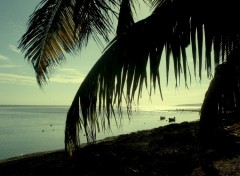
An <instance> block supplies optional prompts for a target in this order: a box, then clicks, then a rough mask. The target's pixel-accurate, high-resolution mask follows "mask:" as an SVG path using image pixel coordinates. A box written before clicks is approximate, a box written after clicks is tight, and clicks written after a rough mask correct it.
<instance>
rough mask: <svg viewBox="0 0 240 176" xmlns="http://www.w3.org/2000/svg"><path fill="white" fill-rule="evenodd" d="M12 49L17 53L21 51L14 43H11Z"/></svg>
mask: <svg viewBox="0 0 240 176" xmlns="http://www.w3.org/2000/svg"><path fill="white" fill-rule="evenodd" d="M9 48H10V50H12V51H13V52H15V53H21V51H20V50H19V49H18V48H17V47H16V46H14V45H11V44H10V45H9Z"/></svg>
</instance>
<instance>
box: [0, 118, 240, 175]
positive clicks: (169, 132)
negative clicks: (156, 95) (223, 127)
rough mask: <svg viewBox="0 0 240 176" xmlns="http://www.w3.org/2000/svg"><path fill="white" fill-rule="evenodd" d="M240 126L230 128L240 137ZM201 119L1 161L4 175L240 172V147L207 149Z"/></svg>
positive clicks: (222, 144) (219, 144)
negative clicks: (73, 149)
mask: <svg viewBox="0 0 240 176" xmlns="http://www.w3.org/2000/svg"><path fill="white" fill-rule="evenodd" d="M239 126H240V125H239V124H235V125H233V126H232V127H231V128H229V129H228V130H229V131H230V132H231V133H235V134H238V135H239ZM198 127H199V122H191V123H188V122H183V123H181V124H170V125H167V126H165V127H159V128H156V129H152V130H144V131H139V132H135V133H131V134H127V135H121V136H118V137H114V138H109V139H106V140H104V141H102V142H99V143H97V144H93V145H88V146H85V147H82V148H81V149H80V150H79V152H78V156H77V157H75V158H69V157H68V156H67V155H66V153H65V152H64V150H60V151H53V152H46V153H36V154H32V155H28V156H24V157H18V158H12V159H9V160H5V161H1V162H0V175H1V176H5V175H6V176H12V175H22V176H28V175H51V176H55V175H67V176H70V175H85V176H93V175H94V176H95V175H104V176H106V175H114V176H118V175H119V176H130V175H131V176H133V175H141V176H145V175H146V176H153V175H154V176H155V175H156V176H159V175H176V176H181V175H199V176H202V175H211V176H214V175H224V176H226V175H231V176H233V175H240V146H238V143H236V142H235V141H234V142H233V140H232V138H231V139H230V138H229V137H226V138H221V139H218V140H216V141H214V142H213V143H214V144H215V145H209V146H208V147H207V148H203V147H202V145H201V144H200V142H199V137H198Z"/></svg>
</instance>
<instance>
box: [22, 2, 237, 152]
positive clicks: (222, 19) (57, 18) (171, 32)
mask: <svg viewBox="0 0 240 176" xmlns="http://www.w3.org/2000/svg"><path fill="white" fill-rule="evenodd" d="M136 2H137V1H135V3H136ZM146 2H148V3H149V4H151V6H152V8H153V12H152V13H151V15H149V16H148V17H146V18H145V19H143V20H140V21H137V22H134V20H133V19H134V18H133V12H132V9H134V0H109V1H107V0H101V1H100V0H99V1H98V0H88V1H85V0H82V1H76V0H43V1H42V2H41V3H40V5H39V7H38V8H37V10H36V11H35V12H34V13H33V15H32V16H31V18H30V20H29V24H28V29H27V31H26V33H25V34H24V35H23V36H22V38H21V40H20V45H19V48H21V49H22V51H23V52H25V53H26V54H25V57H26V58H27V59H28V60H29V61H30V62H31V63H32V64H33V67H34V69H35V72H36V77H37V81H38V83H39V85H40V86H42V85H43V84H44V83H46V82H47V80H48V76H49V74H50V73H51V70H53V69H54V68H55V66H57V65H58V64H60V63H61V62H62V61H63V60H65V55H64V52H67V53H75V52H77V51H78V50H80V49H81V48H82V47H83V46H87V42H88V39H89V38H90V37H93V39H95V40H96V41H97V42H98V41H101V39H104V40H105V41H107V42H108V40H109V34H111V32H113V31H114V30H116V36H115V38H114V39H113V40H111V42H109V44H108V46H107V47H106V48H105V50H104V52H103V54H102V56H101V57H100V58H99V60H98V61H97V62H96V64H95V65H94V66H93V67H92V69H91V70H90V72H89V73H88V75H87V76H86V78H85V79H84V81H83V82H82V83H81V85H80V87H79V89H78V91H77V93H76V95H75V97H74V99H73V102H72V105H71V107H70V108H69V111H68V114H67V119H66V129H65V148H66V150H67V151H69V152H70V153H72V151H74V150H76V149H77V148H78V147H79V146H80V139H79V132H80V131H81V130H85V133H86V136H87V139H88V142H94V141H95V137H96V131H97V130H99V128H100V127H102V128H103V129H105V128H108V127H110V118H111V117H115V118H116V117H118V116H117V115H116V114H115V113H116V112H119V113H120V116H121V107H122V103H123V102H125V103H126V105H127V109H128V112H129V113H130V112H131V105H132V103H133V101H134V100H135V99H137V100H138V99H139V96H140V95H141V91H142V89H143V86H144V84H145V85H146V87H147V88H149V89H150V95H151V94H152V92H153V91H154V90H155V89H159V91H160V93H161V95H162V92H161V81H160V78H161V77H160V71H161V70H159V66H160V63H161V60H162V57H161V55H162V53H163V52H165V53H166V57H165V58H164V59H166V71H167V79H168V75H169V74H168V73H169V67H170V60H172V61H173V67H174V73H175V74H174V75H175V80H176V86H178V83H179V81H180V75H181V74H182V73H183V75H184V79H185V80H184V81H185V85H186V86H187V82H188V80H189V79H190V73H189V68H188V62H187V61H188V59H187V58H188V56H187V54H186V48H187V47H188V46H191V48H192V58H193V63H194V70H195V72H194V75H195V76H197V75H196V73H197V71H198V72H199V75H198V76H199V77H200V79H201V72H202V61H203V58H204V59H205V62H206V67H205V68H206V70H207V73H208V76H209V77H210V76H211V70H212V67H213V66H212V64H211V62H212V60H213V61H214V63H215V65H218V64H221V63H225V62H226V63H227V62H228V59H227V58H228V57H229V56H230V55H231V53H233V51H238V49H239V42H240V40H239V34H240V30H239V25H238V14H237V10H235V9H237V7H238V6H237V2H235V1H233V0H230V1H228V2H225V1H221V0H220V1H217V0H211V1H209V0H208V1H207V0H201V1H200V0H195V1H192V0H148V1H146ZM114 18H116V19H117V21H118V24H117V27H116V29H114V24H113V21H114ZM203 51H205V56H204V57H203V55H202V53H203ZM212 51H213V53H212ZM232 58H233V59H231V60H236V59H237V58H236V57H232ZM148 62H149V67H150V69H149V70H150V71H149V72H150V74H149V75H150V78H149V82H148V80H147V78H148V74H147V65H148ZM197 65H198V68H197ZM229 65H232V66H233V64H229ZM234 68H236V65H234ZM223 70H226V71H223V75H224V74H225V72H228V71H229V70H227V69H223ZM230 76H232V74H231V75H230ZM215 80H216V79H215ZM236 82H237V81H236ZM149 83H150V84H149ZM214 84H215V83H214ZM219 86H220V87H219V89H220V88H221V85H219ZM229 86H230V85H229ZM234 86H235V88H236V89H234V90H236V91H238V88H239V87H238V86H236V84H234ZM210 87H214V86H210ZM214 90H216V89H214ZM229 90H230V91H232V89H229ZM136 91H137V92H136ZM209 92H210V91H209ZM209 92H208V93H207V94H206V98H205V102H204V105H206V104H207V103H206V102H209V101H208V97H210V99H211V100H212V98H211V96H210V95H212V93H209ZM216 95H217V96H220V95H222V94H221V93H219V94H216ZM234 95H235V94H234ZM136 96H137V97H136ZM235 97H236V96H234V98H235ZM232 98H233V97H232ZM221 100H222V99H217V100H213V101H214V102H216V103H217V104H219V103H220V104H221V105H222V107H225V106H224V104H223V103H222V102H223V101H221ZM203 107H207V106H203ZM211 107H213V106H211ZM211 107H210V108H211ZM213 108H216V110H218V108H219V106H215V107H213ZM115 109H117V110H116V111H115ZM202 112H207V111H204V108H202ZM215 114H216V113H215ZM206 117H208V114H207V113H202V115H201V119H206Z"/></svg>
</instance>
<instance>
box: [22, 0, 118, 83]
mask: <svg viewBox="0 0 240 176" xmlns="http://www.w3.org/2000/svg"><path fill="white" fill-rule="evenodd" d="M110 5H112V6H119V4H118V1H117V0H111V1H98V0H89V1H76V0H69V1H66V0H51V1H49V0H42V1H41V3H40V4H39V6H38V7H37V9H36V10H35V12H34V13H33V14H32V15H31V17H30V19H29V21H28V29H27V31H26V32H25V34H24V35H23V36H22V37H21V39H20V43H19V48H20V49H21V51H22V52H25V58H27V59H28V61H29V62H31V63H32V65H33V68H34V70H35V73H36V77H37V81H38V84H39V85H40V86H42V84H43V83H46V82H47V79H48V76H49V74H50V73H51V71H52V70H53V69H54V67H56V66H57V65H59V64H61V63H62V62H63V61H64V60H65V55H64V52H67V53H76V52H77V51H79V50H80V49H81V47H82V46H85V45H86V44H87V42H88V39H89V37H90V36H91V37H92V38H93V39H95V40H96V41H97V42H100V41H101V40H100V38H99V37H98V36H102V37H103V38H104V39H105V40H106V41H108V40H109V39H108V35H109V33H110V32H111V31H112V29H113V26H112V23H113V21H112V19H113V17H112V16H111V15H110V14H111V13H112V14H114V15H113V16H116V13H115V12H114V11H113V10H112V9H114V8H111V7H110ZM115 8H116V7H115Z"/></svg>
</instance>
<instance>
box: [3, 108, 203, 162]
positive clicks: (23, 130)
mask: <svg viewBox="0 0 240 176" xmlns="http://www.w3.org/2000/svg"><path fill="white" fill-rule="evenodd" d="M68 108H69V107H68V106H39V105H33V106H30V105H28V106H25V105H0V160H2V159H7V158H11V157H17V156H23V155H26V154H31V153H36V152H45V151H52V150H60V149H64V131H65V121H66V115H67V111H68ZM199 108H200V106H199V105H196V106H193V105H186V106H173V107H165V108H162V109H157V108H155V109H149V108H139V107H138V108H137V109H135V110H133V112H132V115H130V116H128V115H127V113H126V112H125V111H123V115H122V120H121V124H122V125H121V126H120V127H118V126H117V125H116V123H115V121H114V119H113V120H112V121H111V131H102V130H101V131H100V132H98V133H97V140H101V139H104V138H106V137H110V136H117V135H120V134H127V133H131V132H136V131H139V130H146V129H152V128H157V127H160V126H164V125H168V124H169V123H170V122H169V121H168V118H173V117H175V119H176V121H175V122H171V123H181V122H184V121H188V122H190V121H196V120H199V111H198V110H199ZM161 116H162V117H165V119H161V118H160V117H161ZM80 140H81V143H86V138H85V136H84V134H81V135H80Z"/></svg>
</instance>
